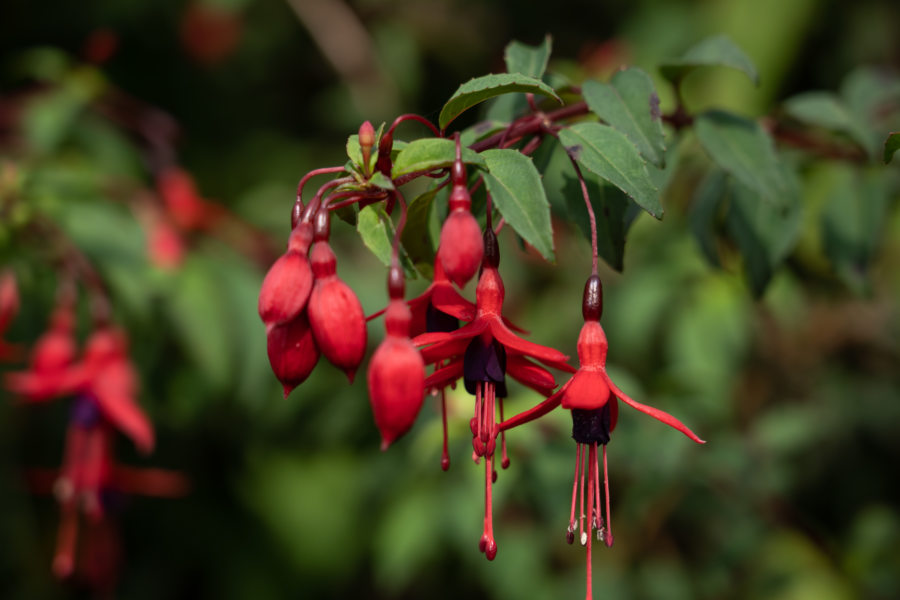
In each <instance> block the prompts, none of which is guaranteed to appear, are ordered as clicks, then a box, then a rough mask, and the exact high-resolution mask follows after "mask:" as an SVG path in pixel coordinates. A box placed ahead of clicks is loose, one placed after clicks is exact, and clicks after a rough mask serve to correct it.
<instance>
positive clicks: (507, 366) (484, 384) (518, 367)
mask: <svg viewBox="0 0 900 600" xmlns="http://www.w3.org/2000/svg"><path fill="white" fill-rule="evenodd" d="M499 264H500V252H499V248H498V245H497V237H496V235H494V232H493V230H492V229H491V228H490V227H488V228H487V231H485V234H484V262H483V265H482V272H481V277H480V278H479V281H478V287H477V288H476V292H475V294H476V314H475V317H474V319H473V320H472V322H471V323H469V324H468V325H465V326H464V327H462V328H460V329H458V330H456V331H452V332H435V333H425V334H423V335H420V336H418V337H417V338H416V339H414V340H413V343H414V344H415V345H416V346H420V347H423V346H424V347H425V348H424V349H423V350H422V357H423V359H424V361H425V363H426V364H432V363H442V364H444V366H443V367H441V368H440V369H438V370H437V371H435V372H434V373H433V374H432V375H431V376H429V377H428V378H427V379H426V380H425V386H426V387H427V388H432V387H435V388H436V387H442V386H445V385H448V384H449V383H450V382H451V381H455V380H456V379H458V378H459V377H460V376H462V377H463V380H464V382H465V385H466V390H467V391H469V393H472V394H474V395H475V415H474V417H473V418H472V420H471V421H470V425H471V429H472V434H473V440H472V445H473V449H474V453H475V456H476V457H484V458H485V522H484V533H483V534H482V537H481V541H480V543H479V548H480V550H481V551H482V552H484V553H485V556H487V558H488V559H489V560H493V559H494V557H495V556H496V554H497V544H496V541H495V540H494V536H493V520H492V516H491V493H492V492H491V485H492V483H493V480H494V477H495V476H496V475H495V473H494V468H493V465H494V450H495V447H496V442H495V437H496V435H495V428H496V425H495V423H496V405H497V404H498V403H497V399H498V398H499V399H500V402H499V408H500V413H501V414H500V419H501V420H502V419H503V414H502V413H503V405H502V398H503V397H504V396H505V395H506V382H505V375H506V374H507V373H509V375H510V376H512V377H513V378H514V379H516V380H518V381H520V382H522V383H523V384H525V385H528V386H529V387H532V388H534V389H537V390H538V391H540V392H542V393H544V394H545V395H546V394H549V393H551V392H552V390H553V388H554V387H556V382H555V379H554V378H553V375H551V374H550V373H549V372H548V371H547V370H546V369H544V368H543V367H541V366H539V365H537V364H536V363H534V362H532V361H531V360H530V359H532V358H533V359H536V360H538V361H540V362H542V363H544V364H545V365H547V366H550V367H554V368H557V369H561V370H565V371H572V370H573V369H572V368H571V367H570V366H569V365H568V363H567V362H566V361H567V360H568V357H567V356H566V355H564V354H563V353H561V352H559V351H558V350H554V349H553V348H547V347H545V346H541V345H538V344H535V343H533V342H529V341H527V340H524V339H522V338H520V337H518V336H517V335H516V334H515V333H513V332H512V331H511V330H510V328H509V327H508V326H507V325H506V324H505V323H504V319H503V316H502V309H503V299H504V294H505V291H504V287H503V280H502V279H501V278H500V273H499V272H498V270H497V268H498V266H499ZM502 442H503V459H502V463H503V466H504V467H505V466H506V465H508V458H507V456H506V451H505V438H504V439H503V440H502Z"/></svg>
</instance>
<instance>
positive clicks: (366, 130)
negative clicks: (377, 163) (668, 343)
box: [359, 121, 375, 173]
mask: <svg viewBox="0 0 900 600" xmlns="http://www.w3.org/2000/svg"><path fill="white" fill-rule="evenodd" d="M373 146H375V128H374V127H372V124H371V123H369V122H368V121H366V122H365V123H363V124H362V125H360V126H359V149H360V151H361V152H362V167H363V171H365V172H366V173H368V172H369V159H371V158H372V147H373Z"/></svg>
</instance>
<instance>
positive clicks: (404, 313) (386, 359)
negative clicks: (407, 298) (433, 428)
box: [367, 266, 425, 450]
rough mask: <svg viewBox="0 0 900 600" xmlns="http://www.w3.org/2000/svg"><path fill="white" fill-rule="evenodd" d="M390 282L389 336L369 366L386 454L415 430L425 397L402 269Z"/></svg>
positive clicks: (371, 396) (374, 408) (394, 272)
mask: <svg viewBox="0 0 900 600" xmlns="http://www.w3.org/2000/svg"><path fill="white" fill-rule="evenodd" d="M388 281H389V283H388V289H389V292H390V301H389V303H388V307H387V312H386V314H385V317H384V326H385V330H386V331H387V336H386V337H385V338H384V341H382V342H381V344H380V345H379V346H378V349H377V350H376V351H375V354H374V355H373V356H372V360H371V361H370V362H369V371H368V378H367V379H368V384H369V399H370V400H371V402H372V412H373V413H374V415H375V424H376V425H377V426H378V430H379V431H380V432H381V449H382V450H387V449H388V446H390V445H391V444H392V443H393V442H394V440H396V439H397V438H398V437H400V436H401V435H403V434H404V433H406V432H407V431H408V430H409V428H410V427H412V425H413V422H415V420H416V416H417V415H418V414H419V410H420V409H421V408H422V399H423V396H424V394H425V364H424V363H423V362H422V357H421V355H419V353H418V352H417V351H416V348H415V346H413V344H412V342H411V341H410V339H409V329H410V321H411V320H412V314H411V313H410V310H409V307H408V306H407V305H406V303H405V302H403V290H404V285H403V273H402V271H401V270H400V268H399V266H393V267H391V271H390V277H389V280H388Z"/></svg>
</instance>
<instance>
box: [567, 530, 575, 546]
mask: <svg viewBox="0 0 900 600" xmlns="http://www.w3.org/2000/svg"><path fill="white" fill-rule="evenodd" d="M566 543H567V544H569V545H570V546H571V545H572V544H573V543H575V532H574V531H572V530H571V529H568V530H566Z"/></svg>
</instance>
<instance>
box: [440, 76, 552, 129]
mask: <svg viewBox="0 0 900 600" xmlns="http://www.w3.org/2000/svg"><path fill="white" fill-rule="evenodd" d="M512 92H525V93H531V94H540V95H542V96H547V97H548V98H553V99H554V100H556V101H557V102H559V103H560V104H562V100H561V99H560V98H559V96H557V95H556V92H555V91H553V88H551V87H550V86H549V85H547V84H546V83H544V82H542V81H541V80H539V79H535V78H533V77H528V76H526V75H521V74H519V73H499V74H494V75H484V76H482V77H476V78H475V79H470V80H469V81H467V82H465V83H464V84H462V85H461V86H459V88H458V89H457V90H456V92H454V94H453V96H451V97H450V99H449V100H448V101H447V103H446V104H445V105H444V108H442V109H441V115H440V118H439V119H438V120H439V122H440V125H441V131H443V130H445V129H447V125H449V124H450V123H451V122H452V121H453V119H455V118H456V117H458V116H459V115H461V114H462V113H463V112H465V111H466V110H468V109H469V108H472V107H473V106H475V105H476V104H479V103H481V102H484V101H485V100H487V99H488V98H493V97H494V96H499V95H501V94H509V93H512Z"/></svg>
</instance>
